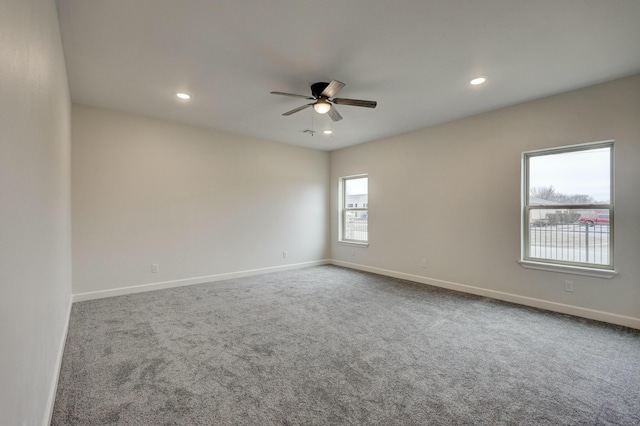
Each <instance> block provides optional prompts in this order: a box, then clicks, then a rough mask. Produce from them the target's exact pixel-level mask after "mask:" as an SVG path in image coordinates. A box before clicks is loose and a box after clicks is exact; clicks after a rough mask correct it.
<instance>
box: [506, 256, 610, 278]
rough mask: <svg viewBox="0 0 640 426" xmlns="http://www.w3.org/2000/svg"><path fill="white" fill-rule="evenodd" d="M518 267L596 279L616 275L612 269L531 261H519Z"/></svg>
mask: <svg viewBox="0 0 640 426" xmlns="http://www.w3.org/2000/svg"><path fill="white" fill-rule="evenodd" d="M518 263H520V266H522V267H523V268H527V269H538V270H541V271H550V272H562V273H565V274H574V275H586V276H588V277H597V278H608V279H610V278H613V277H615V276H617V275H618V273H617V272H616V271H614V270H613V269H596V268H584V267H580V266H570V265H557V264H555V263H544V262H533V261H531V260H520V261H519V262H518Z"/></svg>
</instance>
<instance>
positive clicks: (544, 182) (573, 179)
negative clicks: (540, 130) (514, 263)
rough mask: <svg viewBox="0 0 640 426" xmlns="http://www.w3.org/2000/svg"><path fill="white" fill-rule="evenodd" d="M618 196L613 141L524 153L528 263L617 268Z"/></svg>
mask: <svg viewBox="0 0 640 426" xmlns="http://www.w3.org/2000/svg"><path fill="white" fill-rule="evenodd" d="M613 194H614V191H613V142H598V143H591V144H584V145H575V146H569V147H563V148H555V149H549V150H542V151H532V152H526V153H524V154H523V194H522V195H523V197H522V198H523V209H522V225H523V226H522V229H523V235H522V263H523V266H527V265H526V263H527V262H535V263H538V264H548V265H549V266H554V265H559V266H562V267H570V268H568V269H562V268H560V269H561V270H564V271H565V272H575V273H587V274H588V275H590V273H589V271H591V272H593V271H596V270H610V271H611V272H613V225H614V212H613V206H614V203H613ZM529 266H531V265H529ZM571 268H573V271H572V270H571ZM542 269H547V268H542ZM549 269H552V270H554V268H553V267H552V268H549ZM596 275H597V274H596ZM602 276H607V275H606V274H604V275H602Z"/></svg>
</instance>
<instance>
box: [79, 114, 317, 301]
mask: <svg viewBox="0 0 640 426" xmlns="http://www.w3.org/2000/svg"><path fill="white" fill-rule="evenodd" d="M72 135H73V137H72V139H73V143H72V146H73V148H72V158H73V160H72V162H73V178H72V188H73V189H72V193H73V292H74V294H81V293H91V292H97V291H109V290H113V289H118V288H121V287H131V286H136V285H144V284H156V283H166V282H175V281H180V280H189V279H197V278H198V277H211V276H214V275H218V274H225V273H232V272H238V271H250V270H255V269H263V268H272V267H279V266H282V267H286V266H287V265H293V264H300V263H305V262H313V261H320V260H323V259H326V258H327V257H328V253H329V252H328V240H327V236H328V234H329V231H328V227H329V219H328V199H329V197H328V194H329V189H328V182H329V154H328V153H327V152H323V151H317V150H312V149H308V148H300V147H294V146H290V145H284V144H278V143H273V142H267V141H263V140H257V139H251V138H247V137H243V136H239V135H233V134H228V133H224V132H218V131H215V130H209V129H203V128H198V127H193V126H186V125H181V124H176V123H172V122H168V121H163V120H155V119H148V118H143V117H139V116H134V115H131V114H124V113H117V112H113V111H108V110H103V109H96V108H89V107H85V106H79V105H74V106H73V124H72ZM283 251H288V258H286V259H285V258H283V255H282V252H283ZM153 263H156V264H158V265H159V267H160V272H159V273H151V264H153ZM207 280H210V279H208V278H204V279H203V281H207Z"/></svg>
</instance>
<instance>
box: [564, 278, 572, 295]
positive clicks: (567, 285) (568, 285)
mask: <svg viewBox="0 0 640 426" xmlns="http://www.w3.org/2000/svg"><path fill="white" fill-rule="evenodd" d="M564 291H568V292H569V293H573V281H569V280H565V282H564Z"/></svg>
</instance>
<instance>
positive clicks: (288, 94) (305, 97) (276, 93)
mask: <svg viewBox="0 0 640 426" xmlns="http://www.w3.org/2000/svg"><path fill="white" fill-rule="evenodd" d="M271 94H272V95H282V96H293V97H294V98H302V99H309V100H310V101H313V100H315V98H312V97H311V96H305V95H296V94H295V93H284V92H271Z"/></svg>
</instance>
